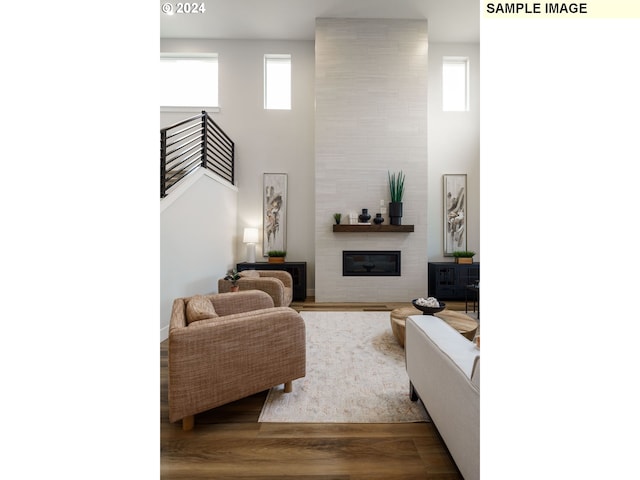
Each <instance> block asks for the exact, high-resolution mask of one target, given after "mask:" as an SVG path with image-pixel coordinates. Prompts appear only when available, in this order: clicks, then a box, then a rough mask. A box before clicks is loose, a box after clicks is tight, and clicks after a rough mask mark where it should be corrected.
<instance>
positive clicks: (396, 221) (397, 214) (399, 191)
mask: <svg viewBox="0 0 640 480" xmlns="http://www.w3.org/2000/svg"><path fill="white" fill-rule="evenodd" d="M387 174H388V176H389V194H390V197H391V202H390V203H389V223H391V225H402V197H403V196H404V173H403V172H402V170H400V171H399V172H398V173H397V174H395V173H390V172H388V171H387Z"/></svg>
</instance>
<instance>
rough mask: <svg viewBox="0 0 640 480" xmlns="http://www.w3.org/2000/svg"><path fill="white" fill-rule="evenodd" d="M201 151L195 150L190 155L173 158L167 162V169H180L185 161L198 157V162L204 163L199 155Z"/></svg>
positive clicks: (188, 161)
mask: <svg viewBox="0 0 640 480" xmlns="http://www.w3.org/2000/svg"><path fill="white" fill-rule="evenodd" d="M199 153H200V152H193V153H192V154H191V155H189V156H188V157H185V158H181V159H177V158H176V159H173V160H171V161H170V162H168V163H167V170H168V171H173V170H176V169H180V168H181V166H182V165H184V164H185V163H190V162H192V161H193V160H192V159H194V158H195V159H196V160H197V161H198V162H200V163H202V159H201V158H200V155H199Z"/></svg>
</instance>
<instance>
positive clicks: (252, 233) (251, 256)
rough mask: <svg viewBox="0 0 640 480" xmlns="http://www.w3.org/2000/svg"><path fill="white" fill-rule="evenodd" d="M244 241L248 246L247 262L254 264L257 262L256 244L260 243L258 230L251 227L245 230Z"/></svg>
mask: <svg viewBox="0 0 640 480" xmlns="http://www.w3.org/2000/svg"><path fill="white" fill-rule="evenodd" d="M242 241H243V242H244V243H246V244H247V262H249V263H254V262H255V261H256V243H258V229H257V228H249V227H247V228H245V229H244V237H243V239H242Z"/></svg>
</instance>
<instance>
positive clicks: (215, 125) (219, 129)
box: [206, 115, 233, 143]
mask: <svg viewBox="0 0 640 480" xmlns="http://www.w3.org/2000/svg"><path fill="white" fill-rule="evenodd" d="M206 118H207V122H208V123H210V124H212V125H213V127H214V128H215V129H216V130H217V131H219V132H220V133H221V134H222V135H223V136H224V138H226V139H227V140H228V141H229V142H230V143H233V140H231V138H229V135H227V134H226V133H225V132H224V130H222V128H220V126H219V125H218V124H217V123H216V122H214V121H213V119H212V118H211V117H209V116H208V115H207V117H206Z"/></svg>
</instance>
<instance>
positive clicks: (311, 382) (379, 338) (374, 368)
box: [258, 312, 430, 423]
mask: <svg viewBox="0 0 640 480" xmlns="http://www.w3.org/2000/svg"><path fill="white" fill-rule="evenodd" d="M301 315H302V317H303V318H304V320H305V324H306V332H307V375H306V377H304V378H301V379H298V380H295V381H294V382H293V392H291V393H286V394H285V393H284V391H283V386H282V385H280V386H278V387H274V388H272V389H271V390H270V391H269V394H268V395H267V399H266V401H265V404H264V407H263V409H262V412H261V414H260V418H259V419H258V421H259V422H295V423H404V422H424V421H427V422H428V421H430V420H429V417H428V415H427V413H426V411H425V409H424V407H423V406H422V404H421V403H420V402H419V401H418V402H412V401H411V400H410V399H409V377H408V376H407V372H406V369H405V359H404V350H403V348H402V347H400V345H398V343H397V342H396V339H395V338H394V336H393V334H392V333H391V325H390V322H389V312H302V313H301Z"/></svg>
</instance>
